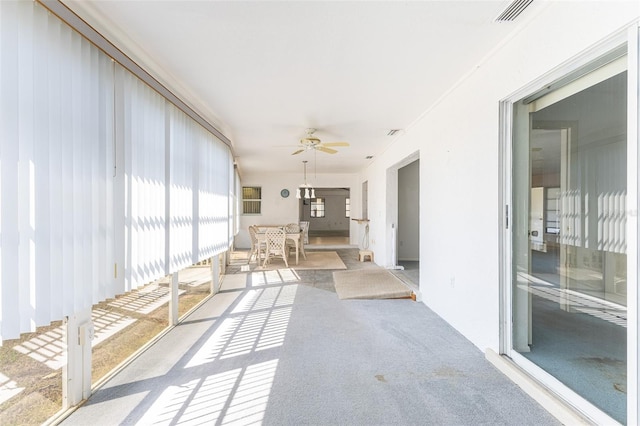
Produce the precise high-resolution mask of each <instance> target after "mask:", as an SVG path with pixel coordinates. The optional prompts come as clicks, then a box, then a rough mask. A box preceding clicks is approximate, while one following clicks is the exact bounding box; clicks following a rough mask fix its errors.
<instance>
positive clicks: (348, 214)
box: [344, 198, 351, 217]
mask: <svg viewBox="0 0 640 426" xmlns="http://www.w3.org/2000/svg"><path fill="white" fill-rule="evenodd" d="M344 217H351V199H350V198H345V199H344Z"/></svg>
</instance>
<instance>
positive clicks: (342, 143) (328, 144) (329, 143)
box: [321, 142, 349, 146]
mask: <svg viewBox="0 0 640 426" xmlns="http://www.w3.org/2000/svg"><path fill="white" fill-rule="evenodd" d="M321 145H322V146H349V142H326V143H324V142H323V143H322V144H321Z"/></svg>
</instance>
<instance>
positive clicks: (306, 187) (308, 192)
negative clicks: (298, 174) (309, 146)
mask: <svg viewBox="0 0 640 426" xmlns="http://www.w3.org/2000/svg"><path fill="white" fill-rule="evenodd" d="M303 163H304V183H303V184H302V185H300V186H299V187H298V191H297V192H296V198H297V199H300V198H302V197H304V198H305V199H307V200H308V199H310V198H316V191H315V189H313V186H311V184H309V183H307V160H304V161H303ZM303 191H304V192H303Z"/></svg>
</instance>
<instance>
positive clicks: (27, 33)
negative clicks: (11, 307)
mask: <svg viewBox="0 0 640 426" xmlns="http://www.w3.org/2000/svg"><path fill="white" fill-rule="evenodd" d="M20 12H21V18H20V19H21V21H24V22H25V23H26V25H23V26H20V29H19V33H18V38H19V40H20V44H21V46H25V47H26V49H20V52H19V55H18V70H19V77H18V94H19V95H18V140H19V141H20V144H19V145H18V176H17V177H18V179H17V180H18V230H19V245H18V287H19V293H20V296H19V301H18V303H19V305H20V311H21V312H23V313H27V315H21V317H20V319H21V321H20V329H21V330H24V331H34V330H35V327H36V325H35V321H34V316H35V315H34V312H33V309H34V308H33V306H32V303H33V300H32V298H31V297H32V294H34V291H35V288H34V286H35V281H34V280H35V277H34V275H35V271H33V270H32V265H33V257H34V256H35V253H34V250H35V247H34V241H33V240H34V238H35V236H34V230H33V227H34V223H33V217H32V216H33V202H34V199H33V198H34V196H33V192H34V190H35V188H34V182H33V180H32V176H33V174H32V168H33V161H34V159H33V152H34V149H33V144H34V135H33V127H34V124H35V118H34V106H35V93H34V87H33V86H34V72H33V70H34V64H33V53H34V41H33V33H32V31H31V28H32V27H33V26H34V22H33V21H34V15H33V14H32V13H29V10H28V9H25V8H22V9H21V11H20Z"/></svg>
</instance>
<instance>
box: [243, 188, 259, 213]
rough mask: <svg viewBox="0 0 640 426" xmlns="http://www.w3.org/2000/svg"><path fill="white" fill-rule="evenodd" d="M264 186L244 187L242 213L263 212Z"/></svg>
mask: <svg viewBox="0 0 640 426" xmlns="http://www.w3.org/2000/svg"><path fill="white" fill-rule="evenodd" d="M261 209H262V188H261V187H259V186H243V187H242V214H260V213H261V212H262V210H261Z"/></svg>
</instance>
